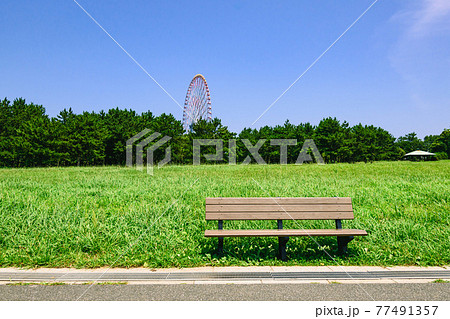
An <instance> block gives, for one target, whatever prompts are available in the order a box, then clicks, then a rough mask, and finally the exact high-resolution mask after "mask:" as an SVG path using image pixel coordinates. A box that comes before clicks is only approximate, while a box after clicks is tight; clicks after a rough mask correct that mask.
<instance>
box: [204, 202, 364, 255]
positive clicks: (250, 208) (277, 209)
mask: <svg viewBox="0 0 450 319" xmlns="http://www.w3.org/2000/svg"><path fill="white" fill-rule="evenodd" d="M353 218H354V216H353V207H352V200H351V198H349V197H291V198H282V197H258V198H256V197H254V198H233V197H228V198H227V197H219V198H206V220H217V221H218V224H219V227H218V230H206V231H205V236H206V237H218V238H219V247H218V252H219V254H223V238H224V237H278V250H279V251H278V256H279V258H281V259H282V260H286V243H287V241H288V240H289V237H291V236H308V237H311V236H336V237H337V244H338V251H339V253H346V252H347V244H348V243H349V242H350V241H351V240H352V239H353V236H366V235H367V232H366V231H365V230H360V229H343V228H342V222H341V220H342V219H353ZM333 219H334V220H335V224H336V229H283V220H333ZM224 220H277V221H278V223H277V226H278V227H277V229H248V230H241V229H239V230H228V229H223V221H224Z"/></svg>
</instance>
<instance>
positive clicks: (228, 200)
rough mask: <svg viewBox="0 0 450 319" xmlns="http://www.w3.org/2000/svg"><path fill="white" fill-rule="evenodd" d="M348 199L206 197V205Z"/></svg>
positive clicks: (346, 200)
mask: <svg viewBox="0 0 450 319" xmlns="http://www.w3.org/2000/svg"><path fill="white" fill-rule="evenodd" d="M351 203H352V200H351V198H350V197H245V198H244V197H243V198H241V197H215V198H211V197H207V198H206V205H232V204H238V205H255V204H256V205H262V204H269V205H272V204H275V205H276V204H279V205H305V204H320V205H323V204H351Z"/></svg>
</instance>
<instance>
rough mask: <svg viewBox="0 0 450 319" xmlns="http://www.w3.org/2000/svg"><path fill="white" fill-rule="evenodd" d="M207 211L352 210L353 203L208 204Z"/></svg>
mask: <svg viewBox="0 0 450 319" xmlns="http://www.w3.org/2000/svg"><path fill="white" fill-rule="evenodd" d="M206 211H207V212H285V211H286V212H351V211H353V209H352V205H351V204H347V205H336V204H330V205H310V204H308V205H277V204H274V205H269V204H264V205H206Z"/></svg>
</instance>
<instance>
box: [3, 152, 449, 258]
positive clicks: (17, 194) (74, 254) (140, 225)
mask: <svg viewBox="0 0 450 319" xmlns="http://www.w3.org/2000/svg"><path fill="white" fill-rule="evenodd" d="M449 164H450V161H439V162H420V163H412V162H376V163H372V164H364V163H357V164H329V165H322V166H320V165H314V164H309V165H285V166H283V165H265V166H262V165H247V166H244V165H236V166H229V165H202V166H165V167H163V168H162V169H159V170H155V173H154V175H153V176H150V175H148V174H146V173H143V172H140V171H137V170H135V169H133V168H126V167H110V166H109V167H70V168H33V169H0V266H2V267H9V266H23V267H69V266H72V267H100V266H114V267H137V266H144V267H193V266H206V265H217V266H225V265H286V264H287V265H336V263H339V264H341V265H423V266H425V265H444V264H445V265H448V264H450V217H449V216H450V205H449V204H450V192H449V190H450V165H449ZM255 181H257V183H256V182H255ZM258 184H259V185H258ZM260 186H262V188H261V187H260ZM215 196H223V197H249V196H251V197H267V196H280V197H285V196H287V197H296V196H299V197H303V196H326V197H329V196H342V197H344V196H345V197H346V196H349V197H352V198H353V206H354V210H355V217H356V218H355V220H353V221H344V223H343V225H344V227H346V228H350V227H352V228H360V229H365V230H367V232H368V233H369V235H368V236H366V237H359V238H356V239H355V240H354V241H352V242H351V243H350V244H349V254H348V255H347V256H343V257H340V256H336V254H337V245H336V239H335V238H329V237H317V238H316V239H317V240H318V242H319V243H320V245H322V247H318V246H317V244H316V243H315V242H314V241H313V240H311V239H310V238H303V237H302V238H291V239H290V240H289V242H288V248H287V253H288V257H289V258H290V259H289V261H288V262H287V263H283V262H281V261H279V260H277V259H276V251H277V239H276V238H235V239H228V238H226V239H225V245H224V249H225V250H226V253H225V256H224V257H222V258H219V257H218V256H217V255H216V254H215V249H216V246H217V239H211V238H205V237H204V236H203V232H204V230H205V229H206V228H207V227H208V228H211V229H213V228H216V227H217V223H216V222H206V221H205V218H204V202H205V197H215ZM231 224H234V227H238V228H239V227H240V228H244V227H252V228H260V227H273V228H275V227H276V221H259V222H252V221H246V222H225V223H224V227H225V228H227V227H230V225H231ZM299 224H300V225H299ZM299 224H295V223H294V222H292V221H291V222H287V223H286V227H297V228H298V227H304V228H321V227H333V226H334V222H332V221H305V222H300V223H299ZM323 250H326V251H328V252H329V253H330V254H331V256H333V259H334V260H333V259H332V258H330V257H329V256H328V255H327V254H326V253H325V252H324V251H323Z"/></svg>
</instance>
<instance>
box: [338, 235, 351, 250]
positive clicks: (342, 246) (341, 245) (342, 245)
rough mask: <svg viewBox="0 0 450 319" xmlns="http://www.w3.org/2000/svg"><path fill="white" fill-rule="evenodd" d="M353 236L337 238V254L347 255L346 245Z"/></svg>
mask: <svg viewBox="0 0 450 319" xmlns="http://www.w3.org/2000/svg"><path fill="white" fill-rule="evenodd" d="M353 238H354V237H353V236H338V237H337V243H338V253H339V254H346V253H347V244H348V243H349V242H351V241H352V240H353Z"/></svg>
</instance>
